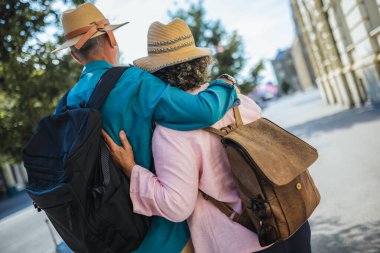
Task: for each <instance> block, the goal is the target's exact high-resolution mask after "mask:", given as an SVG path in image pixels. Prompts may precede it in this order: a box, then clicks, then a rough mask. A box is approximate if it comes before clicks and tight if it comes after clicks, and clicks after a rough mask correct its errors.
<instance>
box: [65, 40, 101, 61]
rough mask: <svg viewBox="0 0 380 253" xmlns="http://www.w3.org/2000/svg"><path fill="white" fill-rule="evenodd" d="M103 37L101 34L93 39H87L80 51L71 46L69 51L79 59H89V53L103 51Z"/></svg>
mask: <svg viewBox="0 0 380 253" xmlns="http://www.w3.org/2000/svg"><path fill="white" fill-rule="evenodd" d="M105 35H106V34H102V35H100V36H97V37H95V38H92V39H89V40H88V41H87V42H86V43H84V45H83V46H82V47H81V48H80V49H76V48H75V47H74V46H71V47H70V49H71V51H72V52H73V53H75V55H76V56H78V57H79V58H80V59H82V60H86V59H88V58H89V56H90V54H91V53H93V52H95V51H97V50H102V49H103V46H104V43H105V42H106V39H107V37H106V36H105Z"/></svg>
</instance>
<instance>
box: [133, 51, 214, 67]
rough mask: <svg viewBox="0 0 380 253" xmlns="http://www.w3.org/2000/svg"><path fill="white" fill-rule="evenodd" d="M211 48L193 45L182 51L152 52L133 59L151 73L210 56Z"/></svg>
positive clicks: (137, 64) (136, 64) (134, 62)
mask: <svg viewBox="0 0 380 253" xmlns="http://www.w3.org/2000/svg"><path fill="white" fill-rule="evenodd" d="M210 55H211V50H210V49H209V48H202V47H192V48H188V49H183V50H181V51H180V52H178V51H174V52H168V53H162V54H152V55H149V56H146V57H142V58H139V59H136V60H134V61H133V64H134V65H135V66H137V67H139V68H141V69H144V70H146V71H148V72H150V73H153V72H156V71H157V70H160V69H163V68H165V67H169V66H173V65H176V64H179V63H183V62H187V61H191V60H194V59H197V58H200V57H203V56H210Z"/></svg>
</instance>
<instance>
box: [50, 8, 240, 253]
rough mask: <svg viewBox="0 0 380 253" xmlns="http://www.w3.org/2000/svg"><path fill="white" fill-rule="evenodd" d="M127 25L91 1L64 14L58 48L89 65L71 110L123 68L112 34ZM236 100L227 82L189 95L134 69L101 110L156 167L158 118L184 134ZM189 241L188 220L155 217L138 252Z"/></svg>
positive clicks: (108, 125)
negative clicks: (108, 16)
mask: <svg viewBox="0 0 380 253" xmlns="http://www.w3.org/2000/svg"><path fill="white" fill-rule="evenodd" d="M126 23H128V22H125V23H122V24H116V25H114V24H110V22H109V20H108V19H106V18H105V16H104V15H103V14H102V13H101V12H100V11H99V10H98V9H97V8H96V7H95V6H94V5H93V4H91V3H85V4H83V5H80V6H78V7H77V8H75V9H71V10H67V11H65V12H64V13H63V15H62V26H63V30H64V33H65V39H66V41H65V42H64V43H63V44H62V45H60V46H58V48H57V49H56V50H61V49H65V48H70V51H71V54H72V56H73V57H74V58H75V59H76V60H77V61H78V62H79V63H80V64H82V65H83V66H84V69H83V72H82V74H81V76H80V79H79V81H78V82H77V83H76V84H75V86H74V87H73V88H72V89H71V90H70V92H69V94H68V97H67V105H68V106H69V107H74V108H77V107H79V106H81V105H85V104H86V103H87V101H88V99H89V97H90V96H91V94H92V91H93V90H94V88H95V85H96V84H97V83H98V81H99V79H100V77H101V76H102V75H103V74H104V73H105V72H106V71H107V70H108V69H110V68H112V67H113V66H115V65H117V64H118V56H119V55H118V46H117V43H116V40H115V37H114V35H113V30H115V29H117V28H119V27H121V26H123V25H125V24H126ZM172 45H174V44H172ZM236 99H237V95H236V92H235V90H234V89H233V86H231V84H229V83H226V82H225V81H222V80H216V81H214V82H212V85H211V86H210V87H209V88H208V89H207V90H205V91H204V92H202V93H199V94H197V95H190V94H188V93H186V92H184V91H182V90H180V89H177V88H174V87H171V86H170V85H168V84H166V83H164V82H162V81H161V80H160V79H159V78H157V77H155V76H153V75H151V74H150V73H148V72H146V71H144V70H142V69H140V68H137V67H133V66H132V67H130V68H128V69H127V70H126V71H125V72H124V73H123V75H122V76H121V77H120V79H119V80H118V82H117V83H116V85H115V87H114V89H113V90H112V91H111V92H110V94H109V95H108V97H107V99H106V101H105V103H104V106H103V107H102V109H101V112H102V115H103V128H104V129H105V130H106V131H107V132H108V133H109V134H110V136H111V137H112V138H114V139H116V138H117V133H118V132H119V131H120V130H121V129H124V130H125V131H126V132H128V138H129V140H130V142H131V144H132V146H133V148H134V150H135V151H136V155H135V158H136V160H137V161H139V163H140V164H143V165H144V166H145V167H146V168H152V164H153V161H152V153H151V138H152V123H153V120H154V121H157V122H159V123H160V124H164V125H166V126H167V127H170V128H173V129H179V130H189V129H198V128H202V127H206V126H208V125H210V124H213V123H214V122H216V121H217V120H218V119H220V118H221V117H222V116H223V115H224V114H225V112H226V111H227V110H228V109H229V108H230V107H231V106H232V104H233V101H235V100H236ZM194 107H196V108H197V109H196V110H197V111H196V112H194V111H193V110H194ZM120 218H122V217H120ZM101 232H103V231H101ZM188 238H189V231H188V227H187V224H186V223H185V222H182V223H173V222H170V221H169V220H167V219H165V218H162V217H153V218H152V222H151V227H150V229H149V231H148V234H147V235H146V236H145V239H144V241H143V242H142V244H141V245H140V247H139V248H138V250H137V252H144V253H145V252H158V251H160V252H180V251H181V250H182V249H183V248H184V246H185V244H186V242H187V241H188Z"/></svg>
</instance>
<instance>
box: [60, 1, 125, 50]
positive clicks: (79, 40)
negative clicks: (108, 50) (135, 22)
mask: <svg viewBox="0 0 380 253" xmlns="http://www.w3.org/2000/svg"><path fill="white" fill-rule="evenodd" d="M128 23H129V22H124V23H122V24H115V25H111V24H110V23H109V21H108V19H106V17H105V16H104V15H103V13H101V12H100V11H99V10H98V8H96V7H95V6H94V5H93V4H91V3H84V4H82V5H80V6H78V8H76V9H70V10H67V11H64V12H63V13H62V26H63V31H64V33H65V39H66V41H65V42H64V43H63V44H62V45H59V46H58V47H57V48H56V49H55V50H54V51H53V52H56V51H58V50H62V49H65V48H68V47H71V46H75V48H77V49H80V48H81V47H82V46H83V45H84V44H85V43H86V42H87V41H88V40H89V39H92V38H95V37H97V36H99V35H102V34H105V33H107V35H108V38H109V41H110V43H111V45H112V46H115V45H116V40H115V37H114V35H113V33H112V32H111V31H113V30H115V29H117V28H119V27H121V26H123V25H125V24H128Z"/></svg>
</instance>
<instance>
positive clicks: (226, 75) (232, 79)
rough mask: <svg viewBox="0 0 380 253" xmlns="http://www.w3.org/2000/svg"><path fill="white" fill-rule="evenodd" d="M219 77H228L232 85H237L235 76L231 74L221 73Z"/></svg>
mask: <svg viewBox="0 0 380 253" xmlns="http://www.w3.org/2000/svg"><path fill="white" fill-rule="evenodd" d="M218 79H227V80H228V81H231V82H232V85H236V79H235V77H233V76H231V75H229V74H221V75H220V76H218Z"/></svg>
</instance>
